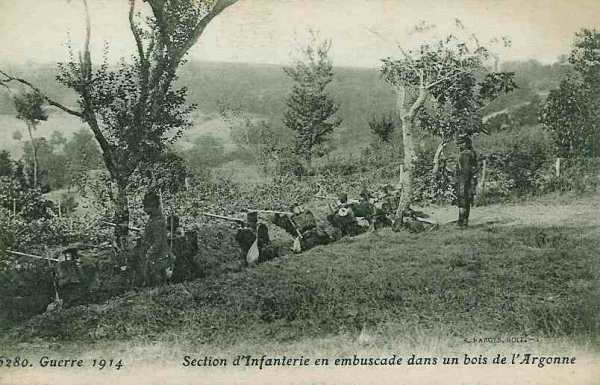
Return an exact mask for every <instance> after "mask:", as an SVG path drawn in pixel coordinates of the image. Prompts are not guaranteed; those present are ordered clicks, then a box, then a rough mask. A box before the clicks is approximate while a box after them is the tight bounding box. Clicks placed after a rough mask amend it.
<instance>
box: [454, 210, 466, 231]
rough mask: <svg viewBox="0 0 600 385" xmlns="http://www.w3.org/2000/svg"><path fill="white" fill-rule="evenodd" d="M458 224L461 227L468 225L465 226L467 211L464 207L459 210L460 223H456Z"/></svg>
mask: <svg viewBox="0 0 600 385" xmlns="http://www.w3.org/2000/svg"><path fill="white" fill-rule="evenodd" d="M456 224H457V225H458V226H459V227H464V226H466V224H465V209H464V208H463V207H459V208H458V221H457V222H456Z"/></svg>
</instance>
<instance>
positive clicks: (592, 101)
mask: <svg viewBox="0 0 600 385" xmlns="http://www.w3.org/2000/svg"><path fill="white" fill-rule="evenodd" d="M569 63H571V64H572V65H573V67H574V68H575V71H576V72H575V74H573V75H570V76H567V77H566V78H565V79H564V80H562V81H561V83H560V86H559V88H558V89H555V90H552V91H551V92H550V94H549V95H548V98H547V100H546V104H545V105H544V108H543V110H542V113H541V117H540V119H541V121H542V123H543V124H544V126H545V127H546V128H547V129H548V130H549V131H550V133H551V134H552V136H553V138H554V142H555V145H556V147H557V151H558V155H559V156H562V157H577V156H585V157H589V156H598V154H600V123H599V122H600V120H599V119H600V32H599V31H597V30H595V29H592V30H589V29H583V30H581V31H580V32H578V33H576V35H575V42H574V48H573V50H572V51H571V54H570V56H569Z"/></svg>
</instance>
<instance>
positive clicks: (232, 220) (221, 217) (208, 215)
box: [200, 212, 244, 222]
mask: <svg viewBox="0 0 600 385" xmlns="http://www.w3.org/2000/svg"><path fill="white" fill-rule="evenodd" d="M200 215H204V216H206V217H211V218H218V219H224V220H226V221H231V222H244V220H243V219H239V218H233V217H226V216H224V215H217V214H211V213H205V212H201V213H200Z"/></svg>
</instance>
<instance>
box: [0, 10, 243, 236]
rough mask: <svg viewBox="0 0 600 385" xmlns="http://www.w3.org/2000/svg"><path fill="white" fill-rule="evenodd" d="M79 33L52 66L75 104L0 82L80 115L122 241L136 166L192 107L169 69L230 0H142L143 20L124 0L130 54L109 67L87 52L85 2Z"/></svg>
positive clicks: (177, 130)
mask: <svg viewBox="0 0 600 385" xmlns="http://www.w3.org/2000/svg"><path fill="white" fill-rule="evenodd" d="M82 1H83V4H84V6H85V10H86V27H87V28H86V38H85V44H84V48H83V50H82V52H80V53H79V55H78V58H77V59H75V57H74V55H71V60H70V61H68V62H67V63H62V64H60V65H59V72H58V76H57V79H58V81H59V82H60V83H62V84H64V85H66V86H67V87H69V88H71V89H72V90H73V91H75V93H76V94H77V95H78V101H77V102H78V106H79V108H78V109H77V110H76V109H72V108H70V107H67V106H64V105H63V104H61V103H59V102H56V101H55V100H53V99H51V98H49V97H47V96H46V95H44V94H43V93H42V92H41V90H39V89H38V88H36V87H35V86H33V85H32V84H31V83H30V82H28V81H27V80H25V79H20V78H16V77H14V76H11V75H9V74H7V73H5V72H2V75H3V76H4V79H3V80H2V82H3V83H4V84H6V83H9V82H18V83H21V84H24V85H26V86H28V87H29V88H30V89H32V90H33V91H34V92H36V93H37V94H38V95H42V96H43V98H44V99H45V101H46V102H48V103H49V104H50V105H53V106H56V107H58V108H59V109H61V110H62V111H64V112H66V113H68V114H71V115H73V116H76V117H78V118H81V119H82V120H83V121H84V122H85V123H86V124H87V125H88V127H89V128H90V130H91V131H92V133H93V134H94V137H95V138H96V140H97V142H98V144H99V146H100V148H101V150H102V157H103V160H104V163H105V166H106V169H107V170H108V172H109V174H110V176H111V179H112V181H113V182H114V183H115V185H116V187H117V191H116V193H115V194H113V199H114V201H115V203H116V205H115V206H116V212H115V218H114V221H115V223H118V224H119V226H117V227H116V235H117V238H119V239H125V236H126V235H127V228H128V226H127V225H128V222H129V211H128V203H127V188H128V185H129V183H130V182H131V180H130V179H131V177H132V175H133V174H134V172H136V170H137V169H138V167H139V166H140V165H142V164H148V163H152V162H159V161H161V160H162V159H165V156H164V154H165V153H166V151H167V148H168V145H169V144H170V143H172V142H173V141H174V140H175V139H176V138H177V137H178V136H179V135H180V134H181V132H182V130H184V129H185V128H186V127H188V126H189V125H190V120H189V112H190V111H191V110H192V109H193V106H188V105H186V103H185V99H186V91H187V90H186V89H185V87H178V86H176V84H175V82H176V80H177V71H178V69H179V67H180V66H181V64H182V63H183V62H184V57H185V55H186V53H187V52H188V51H189V49H190V48H191V47H192V46H193V45H194V43H196V41H197V40H198V39H199V37H200V36H201V35H202V33H203V32H204V30H205V28H206V27H207V25H208V24H209V22H210V21H211V20H212V19H213V18H214V17H216V16H217V15H219V14H220V13H221V12H222V11H223V10H225V9H226V8H227V7H229V6H230V5H232V4H234V3H235V2H236V1H237V0H144V2H143V3H144V4H145V6H146V7H147V11H148V12H147V14H149V16H148V17H144V16H143V15H142V13H140V12H137V11H136V4H137V3H139V2H138V1H136V0H129V13H128V21H129V27H130V30H131V34H132V37H133V39H134V41H135V43H136V52H135V54H134V55H132V57H131V58H130V60H127V61H126V60H124V59H123V60H122V61H121V63H120V64H119V65H118V66H117V67H113V66H109V64H108V63H107V61H106V59H105V60H104V62H103V63H102V64H101V65H100V66H98V67H96V66H94V65H93V64H92V59H91V52H90V48H89V45H90V36H91V30H92V28H91V21H90V15H89V12H88V7H87V0H82Z"/></svg>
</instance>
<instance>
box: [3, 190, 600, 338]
mask: <svg viewBox="0 0 600 385" xmlns="http://www.w3.org/2000/svg"><path fill="white" fill-rule="evenodd" d="M594 199H595V200H593V199H588V200H583V201H582V200H577V201H575V202H563V201H556V200H552V201H547V202H545V205H544V206H542V205H537V204H533V205H532V204H526V205H517V206H510V207H508V208H507V209H506V210H504V208H503V207H501V206H496V207H491V208H484V209H479V212H478V211H477V210H476V211H475V214H474V216H475V219H476V220H475V222H477V220H479V224H476V225H475V226H473V228H471V229H469V230H465V231H458V230H456V229H455V228H452V227H443V228H441V229H440V230H438V231H435V232H430V233H424V234H407V233H400V234H395V233H392V232H390V231H388V230H384V231H382V232H380V233H378V234H366V235H363V236H360V237H357V238H355V239H344V240H342V241H340V242H338V243H336V244H334V245H330V246H327V247H318V248H315V249H313V250H310V251H308V252H306V253H303V254H301V255H291V256H287V257H284V258H281V259H279V260H275V261H272V262H269V263H265V264H262V265H260V266H257V267H255V268H251V269H247V270H244V271H241V272H231V273H226V274H224V275H222V276H219V277H213V278H208V279H207V280H205V281H201V280H199V281H195V282H189V283H186V284H177V285H169V286H166V287H162V288H157V289H152V290H144V291H141V292H135V293H130V294H128V295H126V296H123V297H120V298H115V299H113V300H110V301H109V302H107V303H106V304H103V305H92V306H87V307H76V308H71V309H68V310H66V311H63V312H62V313H59V314H52V315H41V316H38V317H35V318H33V319H32V320H30V321H29V322H27V323H25V324H24V325H22V326H21V327H18V328H16V329H13V330H12V332H11V335H9V340H12V341H14V340H31V339H32V338H34V337H44V338H54V337H59V338H61V339H65V340H89V339H92V340H103V339H108V340H130V339H150V340H157V339H158V340H168V341H170V340H190V341H191V340H193V341H197V342H200V343H204V342H212V343H219V344H222V343H226V344H229V343H234V342H238V343H239V342H240V341H255V342H260V341H272V340H279V341H287V340H299V339H302V338H307V337H322V336H327V335H337V334H344V333H351V334H355V333H356V334H358V332H359V331H360V330H361V329H363V328H365V327H367V328H369V330H374V332H375V333H377V334H380V335H381V334H383V335H390V336H397V335H398V334H404V333H415V332H420V333H431V332H432V331H436V332H438V333H442V334H443V335H446V336H457V337H463V336H471V335H479V334H477V333H499V334H501V335H506V334H508V333H519V334H521V335H523V334H528V335H536V336H569V337H574V336H576V337H586V336H594V335H595V336H597V335H598V333H599V332H600V320H599V319H598V314H600V309H599V307H600V304H599V303H598V300H597V298H599V296H600V287H599V282H600V281H599V279H598V278H599V276H600V274H599V273H600V271H599V270H600V260H599V255H598V252H597V250H600V236H599V234H600V224H599V223H598V220H597V219H594V218H595V216H593V215H592V214H590V215H587V214H585V213H584V214H583V216H584V217H585V218H584V220H581V221H579V220H566V219H565V220H561V222H562V224H555V223H552V221H553V218H554V217H553V216H552V215H546V216H545V217H544V216H543V213H544V212H553V211H555V212H557V213H565V212H572V213H573V214H581V213H576V211H577V210H581V209H584V210H585V209H587V210H588V212H587V213H588V214H589V213H590V210H593V209H597V207H596V206H597V203H595V201H596V200H597V197H594ZM549 206H554V207H553V208H552V209H549V208H548V207H549ZM494 213H495V214H500V217H501V219H502V220H501V223H498V224H495V225H489V224H487V225H486V224H485V223H483V222H484V220H488V219H489V218H488V217H487V215H493V214H494ZM511 214H512V215H515V216H516V217H518V218H519V219H520V221H514V220H511V219H510V217H511ZM527 218H531V220H527ZM544 218H545V219H544ZM570 218H571V219H573V218H577V217H576V216H573V215H572V216H571V217H570ZM513 219H515V218H513ZM528 222H529V223H528ZM532 222H534V223H537V224H536V225H534V224H532Z"/></svg>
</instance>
